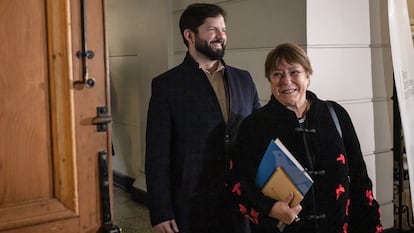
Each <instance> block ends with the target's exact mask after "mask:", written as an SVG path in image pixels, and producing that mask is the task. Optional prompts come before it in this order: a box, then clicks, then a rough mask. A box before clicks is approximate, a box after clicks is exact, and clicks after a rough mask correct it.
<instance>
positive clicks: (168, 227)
mask: <svg viewBox="0 0 414 233" xmlns="http://www.w3.org/2000/svg"><path fill="white" fill-rule="evenodd" d="M154 230H155V232H157V233H178V232H179V231H178V226H177V223H175V220H174V219H172V220H168V221H165V222H162V223H159V224H157V225H155V226H154Z"/></svg>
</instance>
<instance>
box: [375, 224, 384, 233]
mask: <svg viewBox="0 0 414 233" xmlns="http://www.w3.org/2000/svg"><path fill="white" fill-rule="evenodd" d="M382 230H383V229H382V226H381V225H378V226H377V231H376V232H375V233H380V232H382Z"/></svg>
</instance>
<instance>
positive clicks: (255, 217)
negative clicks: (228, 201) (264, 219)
mask: <svg viewBox="0 0 414 233" xmlns="http://www.w3.org/2000/svg"><path fill="white" fill-rule="evenodd" d="M249 219H250V221H252V222H253V223H254V224H258V223H259V212H257V211H256V210H254V209H253V208H252V209H251V210H250V216H249Z"/></svg>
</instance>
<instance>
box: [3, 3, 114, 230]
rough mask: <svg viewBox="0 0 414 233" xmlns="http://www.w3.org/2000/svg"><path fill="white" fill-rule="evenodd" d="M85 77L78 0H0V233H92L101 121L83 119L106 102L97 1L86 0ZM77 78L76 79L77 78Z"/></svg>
mask: <svg viewBox="0 0 414 233" xmlns="http://www.w3.org/2000/svg"><path fill="white" fill-rule="evenodd" d="M86 2H87V5H86V8H85V11H86V19H85V20H86V22H87V23H86V27H85V29H86V32H87V35H88V37H87V38H86V39H87V45H88V50H91V51H92V52H93V53H94V57H93V58H91V59H87V62H88V73H89V76H90V77H91V78H93V79H94V80H95V85H94V86H93V87H91V88H87V87H86V86H85V85H84V84H82V83H79V82H80V81H81V80H82V79H83V78H84V68H83V67H84V66H83V65H82V59H80V58H79V57H77V56H76V54H77V52H78V51H82V49H83V43H82V35H83V34H82V30H81V29H82V27H81V22H82V20H81V13H80V12H81V5H82V4H81V1H80V0H0V28H1V30H0V232H1V233H6V232H7V233H17V232H18V233H33V232H39V233H40V232H42V233H45V232H47V233H53V232H59V233H61V232H68V233H69V232H70V233H72V232H73V233H79V232H97V231H98V229H99V228H100V226H101V224H102V217H101V215H102V214H101V201H100V191H99V170H98V153H99V152H100V151H108V153H110V146H109V145H110V127H109V126H108V129H109V130H108V131H103V132H99V131H98V130H97V126H96V125H94V124H92V121H93V119H94V118H95V117H96V116H97V107H98V106H108V105H109V103H110V102H109V97H108V96H109V94H108V90H109V88H108V78H107V64H106V61H107V59H106V46H105V40H104V39H105V35H104V14H103V12H104V9H103V8H104V7H103V3H102V2H103V1H102V0H89V1H86ZM77 83H79V84H77Z"/></svg>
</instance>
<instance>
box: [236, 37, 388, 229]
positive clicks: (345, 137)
mask: <svg viewBox="0 0 414 233" xmlns="http://www.w3.org/2000/svg"><path fill="white" fill-rule="evenodd" d="M265 74H266V77H267V79H268V80H269V82H270V86H271V90H272V96H271V99H270V101H269V103H268V104H267V105H265V106H264V107H263V108H261V109H260V110H258V111H257V112H255V113H253V114H252V115H251V116H249V117H248V118H246V119H245V120H244V121H243V123H242V125H241V127H240V129H239V133H238V138H237V141H236V148H237V149H238V151H237V153H236V154H235V155H234V158H233V160H232V161H231V176H232V185H231V189H232V192H233V194H234V197H235V201H236V203H237V204H238V207H239V209H240V212H241V213H242V214H243V215H244V216H245V217H247V218H249V219H250V223H251V224H250V225H251V228H252V232H263V233H267V232H269V233H274V232H279V231H280V230H279V228H278V227H277V226H278V224H280V223H283V224H285V228H284V230H283V232H284V233H292V232H293V233H299V232H301V233H302V232H321V233H322V232H323V233H337V232H343V233H347V232H349V233H361V232H364V233H371V232H372V233H374V232H381V231H382V226H381V222H380V209H379V205H378V203H377V201H376V200H375V199H374V197H373V195H372V183H371V180H370V178H369V177H368V174H367V170H366V165H365V162H364V160H363V155H362V152H361V148H360V144H359V140H358V138H357V135H356V132H355V129H354V126H353V124H352V121H351V119H350V117H349V115H348V113H347V112H346V110H345V109H344V108H343V107H341V106H340V105H339V104H337V103H335V102H332V101H330V103H331V105H332V107H333V109H334V111H335V112H336V115H337V119H338V121H339V125H340V126H339V127H338V128H340V129H339V130H338V129H337V128H336V126H335V122H334V120H333V116H332V115H331V114H330V111H329V108H328V104H327V103H328V102H327V101H323V100H320V99H318V97H317V96H316V95H315V94H314V93H312V92H311V91H308V90H307V88H308V87H309V83H310V76H311V75H312V67H311V64H310V61H309V58H308V56H307V55H306V53H305V51H304V50H303V49H302V48H300V47H299V46H297V45H294V44H281V45H279V46H277V47H276V48H275V49H273V50H272V51H270V53H269V54H268V56H267V59H266V63H265ZM339 131H341V132H342V136H341V135H340V133H339ZM276 138H279V139H280V140H281V141H282V143H283V144H284V145H285V146H286V147H287V148H288V150H290V151H291V152H292V154H293V155H294V156H295V158H296V159H297V160H298V161H299V162H300V163H301V165H302V166H303V167H304V168H305V169H306V170H307V171H308V173H309V174H310V175H311V177H312V179H313V181H314V184H313V185H312V187H311V189H310V190H309V191H308V192H307V194H306V195H305V197H304V199H303V200H302V202H301V204H299V205H297V206H292V207H290V206H289V202H290V201H291V200H292V198H293V194H291V195H290V196H288V197H286V199H284V200H277V201H276V200H273V199H271V198H269V197H267V196H265V195H263V194H262V192H261V190H260V189H259V188H258V186H257V185H256V183H255V178H256V172H257V167H258V165H259V163H260V161H261V158H262V156H263V154H264V152H265V150H266V148H267V145H268V143H269V141H270V140H271V139H273V140H274V139H276Z"/></svg>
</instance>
